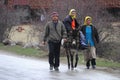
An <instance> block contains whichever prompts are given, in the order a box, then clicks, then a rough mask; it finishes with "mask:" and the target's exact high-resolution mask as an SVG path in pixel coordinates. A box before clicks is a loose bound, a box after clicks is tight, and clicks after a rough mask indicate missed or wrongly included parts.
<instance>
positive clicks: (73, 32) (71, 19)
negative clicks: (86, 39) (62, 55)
mask: <svg viewBox="0 0 120 80" xmlns="http://www.w3.org/2000/svg"><path fill="white" fill-rule="evenodd" d="M76 15H77V14H76V10H75V9H71V10H70V11H69V15H67V16H66V17H65V19H64V20H63V23H64V25H65V28H66V31H67V41H66V42H65V43H64V48H65V49H66V54H67V58H68V61H69V59H71V60H70V61H71V62H70V65H71V66H68V68H69V69H70V68H71V69H72V70H73V69H74V68H75V67H77V64H76V65H74V62H73V61H74V60H73V54H74V53H76V54H75V56H76V57H75V60H76V63H77V62H78V53H77V52H78V51H77V50H78V47H79V34H78V32H79V23H78V22H77V20H76ZM72 49H74V50H72ZM75 50H76V51H75ZM69 54H70V55H72V56H69ZM69 57H70V58H69ZM68 65H69V62H68Z"/></svg>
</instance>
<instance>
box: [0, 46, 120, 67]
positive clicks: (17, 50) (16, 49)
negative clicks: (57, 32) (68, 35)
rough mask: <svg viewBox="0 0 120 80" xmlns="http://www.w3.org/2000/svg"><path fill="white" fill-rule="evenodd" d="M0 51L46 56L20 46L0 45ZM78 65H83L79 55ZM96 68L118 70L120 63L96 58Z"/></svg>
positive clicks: (82, 59)
mask: <svg viewBox="0 0 120 80" xmlns="http://www.w3.org/2000/svg"><path fill="white" fill-rule="evenodd" d="M0 50H5V51H8V52H13V53H14V54H18V55H25V56H30V57H37V58H44V57H46V55H47V52H45V51H43V50H38V49H34V48H25V49H24V48H22V47H20V46H4V45H3V44H0ZM79 57H80V59H79V63H80V64H85V62H84V58H83V55H82V54H80V55H79ZM61 60H62V61H65V60H66V57H61ZM97 66H100V67H109V68H120V63H117V62H112V61H109V60H106V59H102V58H97Z"/></svg>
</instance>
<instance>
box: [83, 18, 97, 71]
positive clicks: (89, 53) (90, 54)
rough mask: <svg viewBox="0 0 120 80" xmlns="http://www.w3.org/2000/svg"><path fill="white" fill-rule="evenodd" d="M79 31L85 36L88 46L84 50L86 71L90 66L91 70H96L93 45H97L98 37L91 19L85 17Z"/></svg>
mask: <svg viewBox="0 0 120 80" xmlns="http://www.w3.org/2000/svg"><path fill="white" fill-rule="evenodd" d="M81 31H82V32H83V34H84V35H85V38H86V44H87V45H88V49H86V50H85V54H84V58H85V61H86V67H87V69H89V68H90V64H91V65H92V68H93V69H95V68H96V67H95V65H96V48H95V44H96V43H99V35H98V32H97V29H96V28H95V27H94V26H93V24H92V18H91V17H90V16H86V17H85V21H84V25H83V26H82V27H81Z"/></svg>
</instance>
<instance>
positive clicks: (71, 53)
mask: <svg viewBox="0 0 120 80" xmlns="http://www.w3.org/2000/svg"><path fill="white" fill-rule="evenodd" d="M73 56H74V53H73V52H72V51H71V50H70V58H71V70H73V69H74V66H73V59H74V57H73Z"/></svg>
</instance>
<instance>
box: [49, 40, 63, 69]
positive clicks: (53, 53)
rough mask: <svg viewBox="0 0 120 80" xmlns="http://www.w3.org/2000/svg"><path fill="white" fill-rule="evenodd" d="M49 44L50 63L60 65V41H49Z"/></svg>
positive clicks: (55, 65)
mask: <svg viewBox="0 0 120 80" xmlns="http://www.w3.org/2000/svg"><path fill="white" fill-rule="evenodd" d="M48 45H49V64H50V66H54V67H59V63H60V45H61V43H60V42H48Z"/></svg>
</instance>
